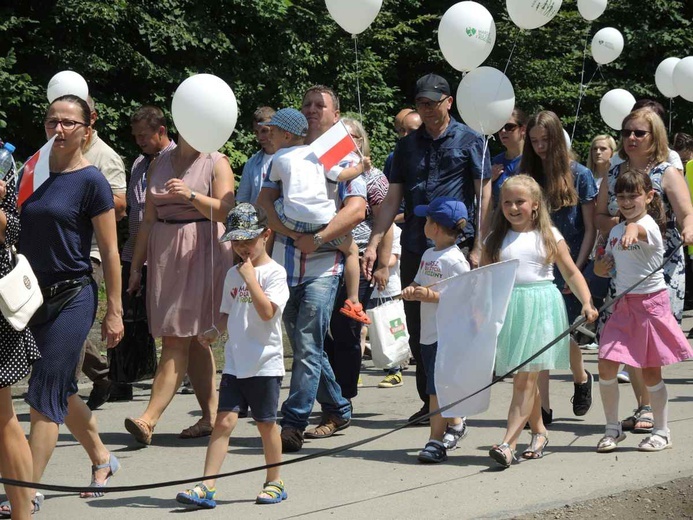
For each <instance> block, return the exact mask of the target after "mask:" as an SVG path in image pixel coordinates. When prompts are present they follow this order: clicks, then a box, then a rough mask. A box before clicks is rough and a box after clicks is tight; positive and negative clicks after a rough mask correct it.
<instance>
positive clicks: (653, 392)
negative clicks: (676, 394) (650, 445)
mask: <svg viewBox="0 0 693 520" xmlns="http://www.w3.org/2000/svg"><path fill="white" fill-rule="evenodd" d="M647 391H648V392H650V401H651V403H652V416H653V417H654V428H653V429H652V430H653V433H658V432H660V431H661V432H666V435H665V436H667V437H668V435H669V428H668V427H667V426H668V422H669V393H668V392H667V386H666V385H665V384H664V381H660V382H659V383H657V384H656V385H654V386H648V387H647Z"/></svg>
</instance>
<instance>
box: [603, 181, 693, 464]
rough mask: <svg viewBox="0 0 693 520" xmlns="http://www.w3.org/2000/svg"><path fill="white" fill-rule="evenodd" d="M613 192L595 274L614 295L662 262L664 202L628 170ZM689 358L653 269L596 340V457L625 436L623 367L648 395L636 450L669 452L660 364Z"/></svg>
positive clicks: (659, 274) (649, 184)
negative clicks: (648, 416) (614, 216)
mask: <svg viewBox="0 0 693 520" xmlns="http://www.w3.org/2000/svg"><path fill="white" fill-rule="evenodd" d="M615 192H616V201H617V203H618V208H619V211H620V214H621V222H620V223H619V224H618V225H617V226H615V227H614V228H613V229H612V230H611V234H610V235H609V239H608V241H607V244H606V251H605V254H604V255H603V256H602V257H601V258H598V259H597V260H596V262H595V266H594V272H595V273H596V274H597V275H599V276H603V277H609V276H614V280H615V283H616V293H617V294H620V293H622V292H623V291H625V290H626V289H627V288H628V287H630V286H631V285H633V284H634V283H636V282H639V281H641V280H643V279H645V278H647V276H648V275H649V274H650V273H652V272H653V271H654V270H655V269H657V268H658V267H659V266H660V265H661V264H662V261H663V257H664V243H663V241H662V233H661V229H660V226H662V225H664V222H665V220H664V209H663V206H662V200H661V198H660V197H659V195H658V194H657V193H656V192H655V191H654V189H653V187H652V182H651V180H650V177H649V176H648V175H647V174H646V173H645V172H642V171H638V170H635V169H633V170H628V171H626V172H624V173H622V174H621V175H619V177H618V180H617V181H616V189H615ZM614 268H615V273H614ZM692 356H693V351H691V347H690V345H689V344H688V340H687V339H686V337H685V336H684V334H683V332H682V331H681V328H680V327H679V325H678V323H677V322H676V319H675V318H674V315H673V314H672V313H671V308H670V305H669V297H668V295H667V287H666V285H665V283H664V275H663V274H662V271H661V270H658V271H657V272H656V273H654V274H653V275H652V276H650V277H649V278H647V279H645V280H644V281H643V282H642V283H640V285H638V286H637V287H636V288H635V289H633V290H632V291H630V292H629V293H628V294H626V295H625V296H624V297H623V298H621V299H620V300H619V301H618V302H616V305H615V307H614V311H613V314H612V315H611V318H609V321H607V322H606V325H605V326H604V330H603V332H602V335H601V340H600V342H599V390H600V393H601V397H602V404H603V406H604V414H605V416H606V432H605V434H604V436H603V437H602V438H601V440H600V441H599V444H597V452H599V453H605V452H610V451H613V450H614V449H616V446H617V445H618V443H619V442H621V441H622V440H623V439H625V438H626V436H625V434H624V433H623V431H622V429H621V423H620V421H619V420H618V397H619V396H618V381H617V379H616V375H617V373H618V369H619V366H620V365H621V363H625V364H626V365H629V366H633V367H639V368H642V372H643V376H644V379H645V384H646V385H647V389H648V390H649V392H650V395H651V398H652V412H653V415H654V428H653V429H652V435H650V436H649V437H647V438H646V439H645V440H643V441H642V442H641V443H640V444H639V445H638V449H639V450H640V451H661V450H664V449H666V448H670V447H671V433H670V432H669V428H668V427H667V412H668V407H667V401H668V396H667V389H666V386H665V385H664V381H663V380H662V367H663V366H665V365H671V364H673V363H677V362H678V361H682V360H684V359H688V358H690V357H692Z"/></svg>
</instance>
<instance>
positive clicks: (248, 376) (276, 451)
mask: <svg viewBox="0 0 693 520" xmlns="http://www.w3.org/2000/svg"><path fill="white" fill-rule="evenodd" d="M270 233H271V232H270V230H269V228H268V224H267V215H266V213H265V212H264V210H263V209H262V208H259V207H256V206H254V205H252V204H249V203H247V202H242V203H240V204H239V205H238V206H236V207H235V208H234V209H232V210H231V211H230V212H229V215H228V217H227V220H226V233H224V235H223V236H222V237H221V238H220V241H221V242H225V241H227V240H231V241H232V245H233V250H234V252H235V253H236V254H237V255H238V256H239V258H240V259H241V261H240V262H239V263H238V264H237V265H235V266H233V267H232V268H231V269H229V271H228V273H227V274H226V280H224V293H223V294H222V301H221V318H220V319H219V320H218V321H217V323H215V324H214V325H213V326H212V328H211V329H209V330H207V331H205V332H204V333H202V334H199V335H198V337H197V339H198V341H199V342H200V343H201V344H202V345H209V344H211V343H212V342H213V341H215V340H216V339H217V338H218V337H219V336H220V334H221V333H222V332H223V331H225V330H227V329H228V330H233V334H231V335H229V339H228V340H227V341H226V345H225V346H224V352H225V354H226V364H225V366H224V372H223V374H222V376H221V383H220V385H219V407H218V410H217V419H216V422H215V423H214V430H213V431H212V436H211V438H210V440H209V445H208V446H207V456H206V458H205V468H204V474H205V476H209V475H218V474H219V473H220V472H221V466H222V464H223V463H224V459H225V458H226V454H227V452H228V449H229V438H230V437H231V433H232V432H233V429H234V428H235V426H236V423H237V422H238V413H239V412H240V410H241V409H246V410H247V409H248V407H250V413H251V415H252V417H253V419H254V420H255V422H256V424H257V429H258V431H259V432H260V437H261V438H262V449H263V451H264V453H265V462H266V463H267V464H268V465H271V464H278V463H280V462H281V460H282V441H281V438H280V436H279V429H278V427H277V424H276V420H277V407H278V405H279V391H280V388H281V382H282V377H283V376H284V359H283V356H284V350H283V345H282V327H281V316H282V311H283V310H284V306H285V305H286V302H287V300H288V299H289V287H288V285H287V282H286V271H285V270H284V268H283V267H282V266H280V265H279V264H278V263H277V262H275V261H274V260H272V259H271V258H270V257H269V255H268V254H267V251H266V244H267V240H268V238H269V236H270ZM279 469H280V468H279V467H278V466H276V467H271V468H268V469H267V476H266V479H265V484H264V486H263V488H262V490H261V491H260V493H259V494H258V495H257V498H256V499H255V501H256V502H257V503H258V504H276V503H278V502H281V501H282V500H286V498H287V494H286V490H285V489H284V482H282V480H280V478H279ZM215 484H216V479H214V478H207V479H205V480H204V481H202V482H201V483H199V484H196V485H195V486H194V487H193V488H192V489H188V490H186V491H183V492H181V493H178V495H177V496H176V500H177V501H178V502H180V503H182V504H188V505H193V506H197V507H200V508H203V509H212V508H214V507H216V488H215Z"/></svg>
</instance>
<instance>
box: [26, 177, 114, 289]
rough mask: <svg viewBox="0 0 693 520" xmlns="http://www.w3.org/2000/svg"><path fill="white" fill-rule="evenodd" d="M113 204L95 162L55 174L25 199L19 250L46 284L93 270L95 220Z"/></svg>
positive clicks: (44, 284)
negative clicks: (92, 253) (94, 218)
mask: <svg viewBox="0 0 693 520" xmlns="http://www.w3.org/2000/svg"><path fill="white" fill-rule="evenodd" d="M113 207H114V206H113V192H112V191H111V186H110V185H109V184H108V181H107V180H106V178H105V177H104V176H103V174H102V173H101V172H100V171H99V170H98V169H97V168H96V166H87V167H86V168H82V169H80V170H75V171H73V172H68V173H51V174H50V177H49V178H48V180H46V182H44V183H43V184H42V185H41V186H39V188H38V189H37V190H36V191H35V192H34V193H33V194H32V195H31V197H29V198H28V199H27V200H26V202H24V205H23V206H22V213H21V216H20V221H21V225H22V228H21V231H20V234H19V244H20V251H21V252H22V254H24V255H25V256H26V257H27V259H28V260H29V263H30V264H31V268H32V269H33V270H34V273H35V274H36V278H37V279H38V282H39V284H40V285H41V286H42V287H45V286H47V285H51V284H54V283H56V282H59V281H63V280H70V279H73V278H79V277H80V276H83V275H86V274H89V273H91V270H92V269H91V260H90V259H89V252H90V250H91V239H92V236H93V234H94V228H93V226H92V223H91V219H92V218H93V217H95V216H97V215H100V214H101V213H103V212H105V211H108V210H109V209H111V208H113Z"/></svg>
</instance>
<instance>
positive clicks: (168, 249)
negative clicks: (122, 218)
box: [125, 137, 234, 444]
mask: <svg viewBox="0 0 693 520" xmlns="http://www.w3.org/2000/svg"><path fill="white" fill-rule="evenodd" d="M147 182H148V187H147V199H146V205H145V212H144V219H143V221H142V225H141V227H140V231H139V233H138V235H137V243H136V245H135V252H134V255H133V258H132V268H131V271H130V284H129V287H128V291H129V292H131V293H132V292H133V291H137V290H138V289H139V286H140V279H141V269H142V266H143V265H144V264H145V262H146V263H147V313H148V317H149V328H150V332H151V334H152V336H154V337H161V338H162V343H163V348H162V351H161V359H160V361H159V368H158V369H157V372H156V375H155V377H154V384H153V386H152V394H151V397H150V399H149V404H148V405H147V409H146V410H145V411H144V413H143V414H142V415H141V416H140V417H138V418H127V419H125V428H126V429H127V430H128V431H129V432H130V433H131V434H132V435H133V436H134V437H135V439H136V440H137V441H138V442H140V443H142V444H150V443H151V439H152V432H153V431H154V428H155V427H156V424H157V422H158V421H159V418H160V417H161V415H162V414H163V412H164V410H165V409H166V407H167V406H168V404H169V403H170V402H171V400H172V399H173V396H174V395H175V393H176V391H177V389H178V387H179V386H180V384H181V381H182V380H183V377H184V376H185V374H186V372H187V374H188V376H189V377H190V381H191V382H192V385H193V388H194V389H195V395H196V397H197V400H198V402H199V404H200V408H201V409H202V418H201V419H200V420H199V421H198V422H197V423H196V424H194V425H193V426H191V427H190V428H186V429H185V430H183V431H182V432H181V437H182V438H193V437H201V436H205V435H209V434H210V432H211V431H212V425H213V424H214V419H215V415H216V409H217V394H216V388H215V374H216V367H215V364H214V358H213V356H212V351H211V350H210V348H209V347H205V346H202V345H200V344H199V343H198V341H197V339H196V338H197V334H198V333H201V332H203V331H205V330H208V329H209V328H210V327H212V326H213V324H214V323H215V321H216V320H217V319H218V314H219V306H220V304H221V292H220V291H219V290H218V289H216V290H215V288H218V287H223V281H224V276H225V275H226V271H227V270H228V269H229V267H230V266H231V265H232V262H233V256H232V252H231V248H230V246H229V244H228V243H223V244H220V243H219V237H220V236H221V235H222V234H223V232H224V226H223V225H222V224H219V222H225V220H226V215H227V213H228V212H229V210H230V209H231V208H232V207H233V206H234V193H233V188H234V178H233V172H232V171H231V166H230V165H229V161H228V159H227V158H226V157H225V156H224V155H222V154H221V153H218V152H214V153H211V154H206V153H201V152H198V151H197V150H195V149H194V148H192V147H191V146H190V145H189V144H188V143H187V142H186V141H185V140H184V139H183V138H182V137H180V138H179V142H178V146H177V147H176V148H174V149H173V150H170V151H166V152H164V153H162V154H161V155H160V156H159V157H158V158H157V159H156V160H155V161H154V162H153V163H152V165H151V166H150V170H149V173H148V180H147Z"/></svg>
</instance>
